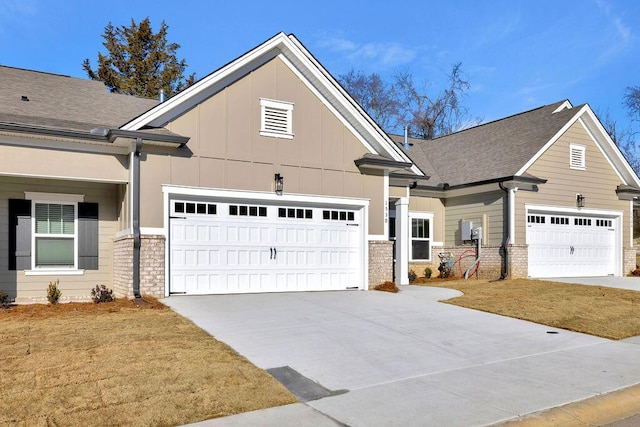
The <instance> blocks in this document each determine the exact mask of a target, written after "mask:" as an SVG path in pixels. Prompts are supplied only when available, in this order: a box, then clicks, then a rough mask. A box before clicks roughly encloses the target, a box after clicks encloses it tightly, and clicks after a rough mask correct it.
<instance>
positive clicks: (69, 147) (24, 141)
mask: <svg viewBox="0 0 640 427" xmlns="http://www.w3.org/2000/svg"><path fill="white" fill-rule="evenodd" d="M52 142H54V143H55V145H52V144H51V143H52ZM2 145H9V146H14V147H27V148H44V149H47V150H52V149H53V150H56V151H74V152H78V153H96V154H127V149H126V148H123V147H121V146H116V145H113V144H111V143H108V142H107V141H106V140H105V141H104V142H97V141H89V140H83V139H69V138H61V137H54V136H43V135H38V134H37V133H34V134H28V135H27V134H18V133H11V134H0V146H2Z"/></svg>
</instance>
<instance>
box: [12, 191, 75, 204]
mask: <svg viewBox="0 0 640 427" xmlns="http://www.w3.org/2000/svg"><path fill="white" fill-rule="evenodd" d="M24 198H25V199H26V200H36V201H38V202H66V203H81V202H84V194H62V193H36V192H31V191H25V192H24Z"/></svg>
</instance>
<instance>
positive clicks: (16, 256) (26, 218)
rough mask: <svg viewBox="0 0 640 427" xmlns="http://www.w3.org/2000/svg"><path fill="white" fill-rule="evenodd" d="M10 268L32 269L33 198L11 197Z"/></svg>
mask: <svg viewBox="0 0 640 427" xmlns="http://www.w3.org/2000/svg"><path fill="white" fill-rule="evenodd" d="M9 270H31V200H24V199H9Z"/></svg>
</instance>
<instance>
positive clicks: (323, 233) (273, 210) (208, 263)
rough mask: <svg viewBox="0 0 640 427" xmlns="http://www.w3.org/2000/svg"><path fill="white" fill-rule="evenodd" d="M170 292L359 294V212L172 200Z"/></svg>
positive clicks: (326, 208)
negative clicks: (349, 291) (346, 291)
mask: <svg viewBox="0 0 640 427" xmlns="http://www.w3.org/2000/svg"><path fill="white" fill-rule="evenodd" d="M170 207H171V216H170V220H169V225H170V237H169V242H170V243H169V248H170V249H169V258H170V261H169V265H170V271H169V277H170V281H169V292H170V293H185V294H227V293H249V292H289V291H319V290H341V289H352V288H359V287H361V286H362V282H363V258H362V246H363V234H362V233H363V227H362V226H361V224H362V212H363V210H362V209H360V208H354V209H346V208H332V207H324V206H288V205H275V204H266V203H238V202H228V201H226V202H220V201H195V200H172V201H171V202H170Z"/></svg>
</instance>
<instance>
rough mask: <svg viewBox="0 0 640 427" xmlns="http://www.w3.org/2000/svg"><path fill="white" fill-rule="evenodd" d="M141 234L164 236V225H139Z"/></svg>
mask: <svg viewBox="0 0 640 427" xmlns="http://www.w3.org/2000/svg"><path fill="white" fill-rule="evenodd" d="M140 234H141V235H143V236H166V231H165V229H164V227H140Z"/></svg>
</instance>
